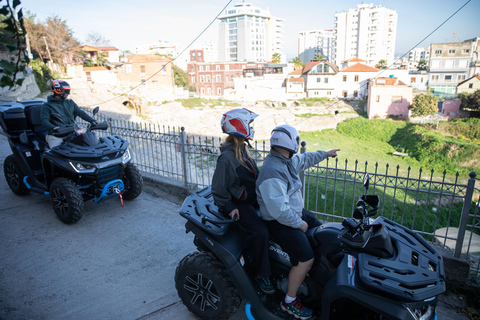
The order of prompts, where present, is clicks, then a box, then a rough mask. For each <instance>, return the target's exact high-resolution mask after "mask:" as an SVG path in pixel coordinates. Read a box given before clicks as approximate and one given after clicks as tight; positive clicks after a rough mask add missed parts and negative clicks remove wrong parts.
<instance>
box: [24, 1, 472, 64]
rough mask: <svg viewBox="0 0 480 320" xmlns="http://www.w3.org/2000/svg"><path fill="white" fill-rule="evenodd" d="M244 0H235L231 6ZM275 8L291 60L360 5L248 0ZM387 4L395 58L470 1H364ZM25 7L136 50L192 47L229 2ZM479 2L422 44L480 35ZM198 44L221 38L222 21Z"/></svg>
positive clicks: (30, 3)
mask: <svg viewBox="0 0 480 320" xmlns="http://www.w3.org/2000/svg"><path fill="white" fill-rule="evenodd" d="M239 2H242V1H240V0H232V2H230V4H229V5H228V7H232V6H233V5H234V4H235V3H239ZM245 2H249V3H252V4H253V5H254V6H258V7H261V8H268V9H270V13H271V14H272V16H274V17H277V18H282V19H284V20H285V21H284V44H285V53H286V54H287V58H288V60H291V59H293V58H294V57H295V56H296V55H297V51H298V48H297V43H298V33H299V32H300V31H307V30H315V29H333V26H334V14H335V13H336V12H341V11H348V9H350V8H355V7H356V6H357V4H359V3H362V1H353V0H335V1H331V0H330V1H325V0H295V1H293V0H254V1H245ZM363 2H364V3H373V4H374V5H382V6H384V7H386V8H388V9H392V10H396V11H397V13H398V28H397V42H396V48H395V53H396V56H399V55H403V54H404V53H406V52H408V51H409V50H410V49H412V48H413V47H414V46H415V45H416V44H417V43H418V42H419V41H420V40H422V39H423V38H424V37H425V36H427V35H428V34H429V33H430V32H432V31H433V30H434V29H435V28H436V27H438V26H439V25H440V24H441V23H442V22H444V21H445V20H446V19H447V18H448V17H449V16H450V15H452V14H453V13H454V12H455V11H457V10H458V9H459V8H460V7H461V6H462V5H463V4H465V3H466V2H468V0H396V1H392V0H382V1H376V2H370V1H363ZM21 3H22V4H21V5H22V7H23V10H24V11H27V10H28V11H30V12H31V13H33V14H35V15H36V17H37V20H40V21H43V20H45V18H46V17H48V16H52V15H58V16H60V17H61V18H62V19H64V20H66V21H67V24H68V26H69V27H70V28H72V30H73V31H74V36H75V37H76V38H77V39H78V40H79V41H80V42H82V43H83V42H84V41H85V37H86V35H87V34H88V33H91V32H98V33H100V34H102V35H103V36H104V37H105V38H107V39H109V40H110V44H111V45H112V46H115V47H117V48H118V49H120V50H130V51H132V52H133V51H134V49H135V47H136V46H139V45H143V44H148V43H150V42H153V41H158V40H162V41H169V42H172V43H176V44H178V48H179V49H180V50H182V49H184V48H185V47H186V46H187V45H189V44H190V43H191V42H192V41H193V40H194V39H195V38H196V37H197V36H198V35H199V34H200V32H201V31H202V30H203V29H204V28H205V27H207V25H208V24H209V23H210V22H211V21H212V20H213V19H214V18H215V17H216V16H217V15H218V13H219V12H220V11H221V10H222V8H223V7H225V5H227V4H228V3H229V0H204V1H191V0H189V1H186V0H173V1H172V0H168V1H166V0H135V1H127V0H96V1H93V0H81V1H79V0H64V1H58V0H55V1H54V0H41V1H40V0H21ZM479 13H480V0H471V1H470V2H469V3H468V4H467V5H466V6H465V7H464V8H463V9H462V10H460V11H459V12H458V13H457V14H456V15H455V16H454V17H453V18H451V19H450V20H449V21H448V22H447V23H446V24H444V25H443V26H442V27H441V28H440V29H439V30H437V31H436V32H435V33H434V34H433V35H432V36H430V37H429V38H428V39H427V40H426V41H424V42H423V43H421V44H420V46H425V47H426V46H428V45H429V44H430V43H432V42H434V43H442V42H454V41H455V38H454V36H453V33H454V32H455V33H456V35H457V37H458V39H459V40H460V41H463V40H466V39H471V38H473V37H477V36H480V19H479ZM197 42H218V30H217V22H214V23H213V24H212V26H211V27H210V28H209V29H208V31H207V32H206V33H205V34H204V35H203V36H202V37H200V38H199V39H198V40H197Z"/></svg>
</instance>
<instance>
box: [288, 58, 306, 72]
mask: <svg viewBox="0 0 480 320" xmlns="http://www.w3.org/2000/svg"><path fill="white" fill-rule="evenodd" d="M290 63H293V64H295V66H294V69H295V70H298V69H302V68H303V67H305V63H303V61H302V58H300V57H295V59H293V60H292V61H290Z"/></svg>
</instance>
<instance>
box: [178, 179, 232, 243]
mask: <svg viewBox="0 0 480 320" xmlns="http://www.w3.org/2000/svg"><path fill="white" fill-rule="evenodd" d="M180 215H181V216H182V217H184V218H185V219H187V220H188V221H190V222H192V223H193V224H194V225H195V226H197V227H199V228H200V229H202V230H204V231H206V232H208V233H210V234H214V235H218V236H221V235H223V234H225V232H227V230H228V228H229V227H230V223H231V222H232V220H231V219H229V218H227V217H225V216H224V215H223V214H221V213H220V212H218V208H217V206H216V205H215V204H214V203H213V196H212V189H211V186H208V187H205V188H203V189H202V190H200V191H197V192H196V193H194V194H192V195H190V196H188V197H187V198H186V199H185V201H184V202H183V205H182V208H181V209H180Z"/></svg>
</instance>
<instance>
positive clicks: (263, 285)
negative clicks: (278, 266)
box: [257, 275, 275, 294]
mask: <svg viewBox="0 0 480 320" xmlns="http://www.w3.org/2000/svg"><path fill="white" fill-rule="evenodd" d="M257 282H258V284H259V285H260V289H262V291H263V292H265V293H266V294H273V293H275V288H274V287H273V285H272V283H271V282H270V278H269V277H262V276H261V275H258V276H257Z"/></svg>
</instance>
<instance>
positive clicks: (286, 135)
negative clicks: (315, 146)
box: [270, 124, 300, 153]
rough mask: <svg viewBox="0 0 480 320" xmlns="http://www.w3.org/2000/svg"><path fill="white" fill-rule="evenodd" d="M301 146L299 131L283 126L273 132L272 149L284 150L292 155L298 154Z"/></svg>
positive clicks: (289, 126)
mask: <svg viewBox="0 0 480 320" xmlns="http://www.w3.org/2000/svg"><path fill="white" fill-rule="evenodd" d="M299 145H300V135H299V134H298V131H297V129H295V128H294V127H292V126H291V125H288V124H282V125H281V126H278V127H276V128H275V129H273V130H272V136H271V138H270V146H271V147H279V148H283V149H285V150H287V151H290V152H292V153H297V151H298V146H299Z"/></svg>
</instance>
